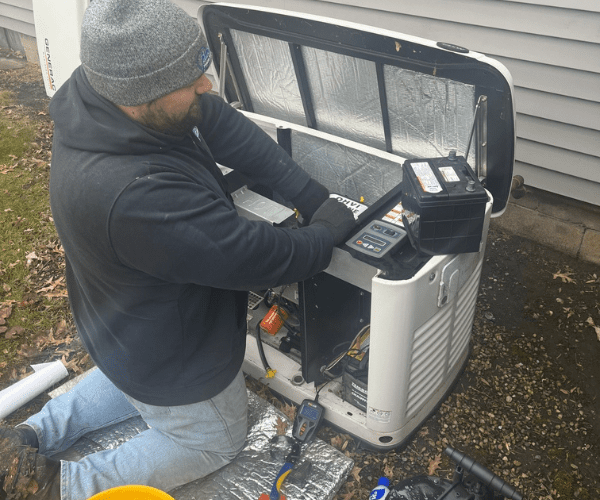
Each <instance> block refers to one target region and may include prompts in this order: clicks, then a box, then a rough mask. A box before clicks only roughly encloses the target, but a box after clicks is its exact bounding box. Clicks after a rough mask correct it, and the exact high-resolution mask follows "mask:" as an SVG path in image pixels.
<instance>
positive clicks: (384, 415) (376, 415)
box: [368, 406, 392, 424]
mask: <svg viewBox="0 0 600 500" xmlns="http://www.w3.org/2000/svg"><path fill="white" fill-rule="evenodd" d="M368 416H369V418H372V419H373V420H376V421H377V422H381V423H384V424H386V423H389V422H391V421H392V412H391V411H385V410H378V409H376V408H373V407H372V406H369V410H368Z"/></svg>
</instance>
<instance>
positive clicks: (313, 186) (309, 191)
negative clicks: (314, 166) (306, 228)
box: [292, 179, 329, 224]
mask: <svg viewBox="0 0 600 500" xmlns="http://www.w3.org/2000/svg"><path fill="white" fill-rule="evenodd" d="M327 198H329V191H328V190H327V188H326V187H325V186H323V185H322V184H320V183H318V182H317V181H315V180H314V179H311V180H310V181H308V184H307V185H306V186H304V189H302V191H300V193H299V194H298V195H297V196H296V197H295V198H294V199H293V200H292V203H293V204H294V208H296V209H297V210H298V212H300V214H301V215H302V218H303V219H304V223H305V224H306V223H308V221H309V220H311V218H312V216H313V215H314V213H315V212H316V211H317V209H318V208H319V207H320V206H321V205H322V204H323V202H324V201H325V200H326V199H327Z"/></svg>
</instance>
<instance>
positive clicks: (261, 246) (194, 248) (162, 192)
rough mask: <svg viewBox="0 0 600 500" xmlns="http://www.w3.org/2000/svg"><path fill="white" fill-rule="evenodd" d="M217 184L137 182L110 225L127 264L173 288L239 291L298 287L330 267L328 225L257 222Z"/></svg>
mask: <svg viewBox="0 0 600 500" xmlns="http://www.w3.org/2000/svg"><path fill="white" fill-rule="evenodd" d="M213 182H216V181H214V180H213V179H210V178H207V179H206V180H205V182H204V184H202V183H196V182H190V181H189V179H188V178H187V177H185V176H184V175H181V174H179V173H176V172H160V173H156V174H152V175H146V176H143V177H139V178H137V179H136V180H135V181H133V182H131V183H130V184H129V185H128V186H127V188H126V189H125V190H124V191H123V192H122V193H121V195H120V196H119V198H118V200H117V201H116V203H115V204H114V206H113V209H112V211H111V216H110V223H109V234H110V240H111V242H112V247H113V250H114V252H115V253H116V255H117V256H118V258H119V260H120V261H121V263H123V264H125V265H127V266H128V267H131V268H134V269H138V270H140V271H143V272H144V273H146V274H150V275H152V276H155V277H157V278H159V279H162V280H164V281H167V282H170V283H195V284H198V285H204V286H211V287H216V288H226V289H232V290H251V289H257V288H263V287H264V288H267V287H271V286H277V285H281V284H286V283H294V282H297V281H301V280H304V279H307V278H308V277H310V276H312V275H314V274H316V273H317V272H319V271H322V270H323V269H325V268H326V267H327V265H328V264H329V262H330V260H331V254H332V250H333V238H332V236H331V234H330V233H329V231H328V230H327V229H326V228H325V227H323V226H320V225H318V224H314V225H312V226H308V227H304V228H299V229H291V228H276V227H273V226H271V225H270V224H268V223H266V222H260V221H249V220H247V219H245V218H243V217H240V216H239V215H238V214H237V212H236V211H235V209H233V208H232V207H231V206H230V204H229V203H228V201H227V200H226V199H225V198H224V197H223V196H219V195H218V194H217V193H218V191H219V188H218V186H217V185H216V184H214V185H213V184H212V183H213Z"/></svg>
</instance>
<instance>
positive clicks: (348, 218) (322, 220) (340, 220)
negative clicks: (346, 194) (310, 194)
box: [310, 198, 356, 246]
mask: <svg viewBox="0 0 600 500" xmlns="http://www.w3.org/2000/svg"><path fill="white" fill-rule="evenodd" d="M313 224H320V225H321V226H324V227H326V228H327V229H328V230H329V232H330V233H331V235H332V236H333V241H334V243H335V245H336V246H337V245H339V244H340V243H342V242H343V241H344V240H345V239H346V236H348V233H349V232H350V231H351V230H352V229H354V227H355V226H356V220H355V219H354V213H353V212H352V210H350V209H349V208H348V207H347V206H346V205H344V204H343V203H342V202H341V201H338V200H336V199H335V198H328V199H327V200H325V203H323V204H322V205H321V206H320V207H319V208H318V209H317V211H316V212H315V214H314V215H313V217H312V219H311V220H310V225H311V226H312V225H313Z"/></svg>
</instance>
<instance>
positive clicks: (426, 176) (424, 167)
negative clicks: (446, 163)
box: [410, 162, 443, 193]
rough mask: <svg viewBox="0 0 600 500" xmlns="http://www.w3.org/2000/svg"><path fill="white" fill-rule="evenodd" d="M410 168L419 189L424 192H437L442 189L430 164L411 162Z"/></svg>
mask: <svg viewBox="0 0 600 500" xmlns="http://www.w3.org/2000/svg"><path fill="white" fill-rule="evenodd" d="M410 166H411V168H412V169H413V172H414V173H415V175H416V176H417V179H418V180H419V183H420V184H421V189H422V190H423V191H425V192H426V193H439V192H441V191H443V189H442V186H441V185H440V183H439V181H438V180H437V177H436V176H435V174H434V173H433V170H432V169H431V166H430V165H429V163H427V162H419V163H412V164H411V165H410Z"/></svg>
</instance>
